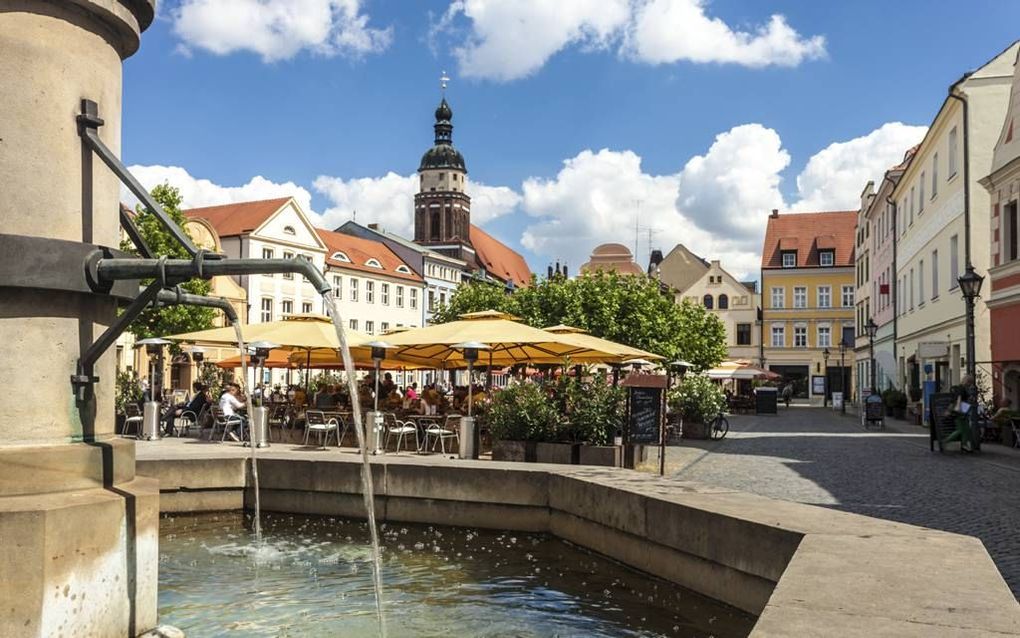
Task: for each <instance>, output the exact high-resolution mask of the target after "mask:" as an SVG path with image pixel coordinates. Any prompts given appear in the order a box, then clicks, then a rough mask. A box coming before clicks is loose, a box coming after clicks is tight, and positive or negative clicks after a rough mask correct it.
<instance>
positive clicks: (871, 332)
mask: <svg viewBox="0 0 1020 638" xmlns="http://www.w3.org/2000/svg"><path fill="white" fill-rule="evenodd" d="M864 329H865V330H867V331H868V351H869V353H868V358H869V359H870V362H869V365H870V367H871V393H872V394H876V393H878V388H877V385H878V384H877V383H876V381H875V379H876V378H877V370H876V369H875V335H876V334H878V324H877V323H875V318H874V317H869V318H868V323H867V324H866V325H865V326H864Z"/></svg>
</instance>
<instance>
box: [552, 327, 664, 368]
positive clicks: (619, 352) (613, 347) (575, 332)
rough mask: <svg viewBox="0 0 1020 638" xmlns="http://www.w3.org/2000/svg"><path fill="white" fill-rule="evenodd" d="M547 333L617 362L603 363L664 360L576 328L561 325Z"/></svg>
mask: <svg viewBox="0 0 1020 638" xmlns="http://www.w3.org/2000/svg"><path fill="white" fill-rule="evenodd" d="M545 331H546V332H551V333H553V334H555V335H557V336H558V337H559V338H560V339H561V340H562V341H565V342H567V343H572V344H574V345H576V346H577V347H579V348H591V349H592V350H601V351H603V352H608V353H610V354H612V355H613V356H614V357H615V360H609V359H607V360H605V361H604V362H603V363H623V362H624V361H626V360H628V359H647V360H649V361H657V360H660V359H662V358H663V357H660V356H659V355H657V354H652V353H651V352H646V351H644V350H641V349H639V348H632V347H631V346H625V345H623V344H622V343H616V342H615V341H610V340H609V339H603V338H601V337H596V336H594V335H590V334H588V333H587V331H585V330H582V329H581V328H574V327H572V326H565V325H563V324H560V325H558V326H552V327H550V328H545Z"/></svg>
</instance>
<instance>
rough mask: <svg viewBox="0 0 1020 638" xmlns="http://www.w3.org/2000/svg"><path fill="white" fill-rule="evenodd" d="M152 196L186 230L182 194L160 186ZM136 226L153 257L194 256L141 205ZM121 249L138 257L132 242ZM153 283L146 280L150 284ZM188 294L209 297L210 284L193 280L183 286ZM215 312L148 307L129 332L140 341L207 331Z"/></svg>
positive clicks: (207, 309)
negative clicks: (182, 333) (179, 333)
mask: <svg viewBox="0 0 1020 638" xmlns="http://www.w3.org/2000/svg"><path fill="white" fill-rule="evenodd" d="M152 197H153V199H155V200H156V202H158V203H159V205H160V206H162V207H163V210H164V211H165V212H166V214H167V215H168V216H169V217H170V219H172V220H173V221H174V223H175V224H177V225H178V226H180V227H182V228H183V227H184V222H185V221H186V218H185V217H184V213H182V212H181V201H182V200H181V192H180V190H178V189H177V188H175V187H173V186H170V185H169V184H160V185H159V186H156V187H155V188H153V189H152ZM136 213H137V214H136V216H135V226H137V227H138V232H139V234H140V235H141V236H142V239H143V240H144V241H145V243H146V245H147V246H148V247H149V250H151V251H152V253H153V255H154V256H163V255H165V256H167V257H169V258H171V259H189V258H190V257H191V256H190V255H189V254H188V252H187V251H186V250H185V249H184V247H183V246H181V245H180V244H178V243H177V242H176V241H174V239H173V237H171V236H170V233H168V232H166V230H164V229H163V227H162V226H161V225H160V223H159V220H158V219H157V218H156V215H155V214H154V213H153V212H152V211H150V210H149V209H147V208H144V207H143V206H142V205H141V204H139V205H138V207H137V209H136ZM120 247H121V250H124V251H126V252H130V253H133V254H135V255H137V254H139V253H138V249H137V247H136V246H135V245H134V244H133V243H132V242H131V240H129V239H125V240H124V241H123V242H121V246H120ZM151 282H152V280H151V279H149V280H146V281H144V282H142V283H143V285H148V284H149V283H151ZM181 288H182V289H183V290H185V291H186V292H190V293H193V294H196V295H207V294H209V290H210V288H211V284H210V283H209V282H208V281H206V280H203V279H191V280H190V281H186V282H184V283H182V284H181ZM215 316H216V311H215V310H213V309H212V308H200V307H197V306H183V305H182V306H160V307H159V308H153V307H152V306H149V307H148V308H146V309H145V310H144V311H142V314H141V315H139V316H138V318H137V319H135V320H134V321H133V322H132V323H131V325H130V326H129V327H128V330H130V331H131V333H132V334H134V335H135V337H137V338H139V339H146V338H148V337H163V336H166V335H170V334H175V333H178V332H191V331H194V330H205V329H206V328H211V327H212V325H213V318H214V317H215Z"/></svg>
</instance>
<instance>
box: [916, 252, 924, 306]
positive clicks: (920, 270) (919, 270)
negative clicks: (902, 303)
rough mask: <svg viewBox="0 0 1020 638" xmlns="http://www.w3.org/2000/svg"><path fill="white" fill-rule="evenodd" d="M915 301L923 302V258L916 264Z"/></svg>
mask: <svg viewBox="0 0 1020 638" xmlns="http://www.w3.org/2000/svg"><path fill="white" fill-rule="evenodd" d="M917 303H918V304H923V303H924V260H923V259H922V260H921V261H920V262H918V265H917Z"/></svg>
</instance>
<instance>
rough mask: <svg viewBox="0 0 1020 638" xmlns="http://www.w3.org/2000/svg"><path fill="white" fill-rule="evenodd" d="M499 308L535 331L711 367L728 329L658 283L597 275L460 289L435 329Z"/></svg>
mask: <svg viewBox="0 0 1020 638" xmlns="http://www.w3.org/2000/svg"><path fill="white" fill-rule="evenodd" d="M480 310H499V311H503V312H509V313H511V314H514V315H516V316H518V317H520V318H521V320H522V321H524V323H527V324H528V325H530V326H534V327H536V328H546V327H549V326H552V325H556V324H560V323H563V324H567V325H570V326H574V327H575V328H582V329H584V330H587V331H588V332H589V333H591V334H593V335H595V336H596V337H602V338H603V339H609V340H610V341H616V342H617V343H623V344H626V345H628V346H632V347H635V348H640V349H642V350H647V351H649V352H652V353H655V354H658V355H661V356H663V357H666V358H667V359H670V360H672V359H683V360H685V361H689V362H690V363H693V364H694V365H695V366H696V367H697V368H700V369H705V368H710V367H712V366H714V365H716V364H718V363H719V362H720V361H722V360H723V359H724V358H725V357H726V329H725V327H724V326H723V324H722V322H721V321H720V320H719V318H718V317H716V316H715V315H713V314H712V313H710V312H708V311H707V310H706V309H705V308H704V307H703V306H701V305H698V304H693V303H690V302H686V301H685V302H683V303H680V304H677V303H676V302H675V301H674V299H673V295H672V294H671V293H668V292H663V290H662V289H661V288H660V286H659V282H657V281H655V280H653V279H648V278H646V277H636V276H633V275H620V274H618V273H615V272H603V271H598V272H595V273H591V274H587V275H584V276H581V277H577V278H575V279H567V278H565V277H562V276H560V277H551V278H549V279H544V280H542V281H533V282H532V285H531V286H529V287H527V288H518V289H516V290H515V291H514V293H513V294H511V295H507V294H506V292H505V291H504V290H503V288H502V286H498V285H494V284H487V283H468V284H465V285H462V286H461V287H460V288H458V289H457V291H456V292H455V293H454V295H453V297H452V298H451V299H450V303H449V305H447V306H445V307H444V308H443V309H442V311H441V312H440V313H439V314H438V316H437V319H436V321H437V322H438V323H442V322H446V321H452V320H454V319H456V318H457V316H458V315H460V314H463V313H465V312H476V311H480Z"/></svg>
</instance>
